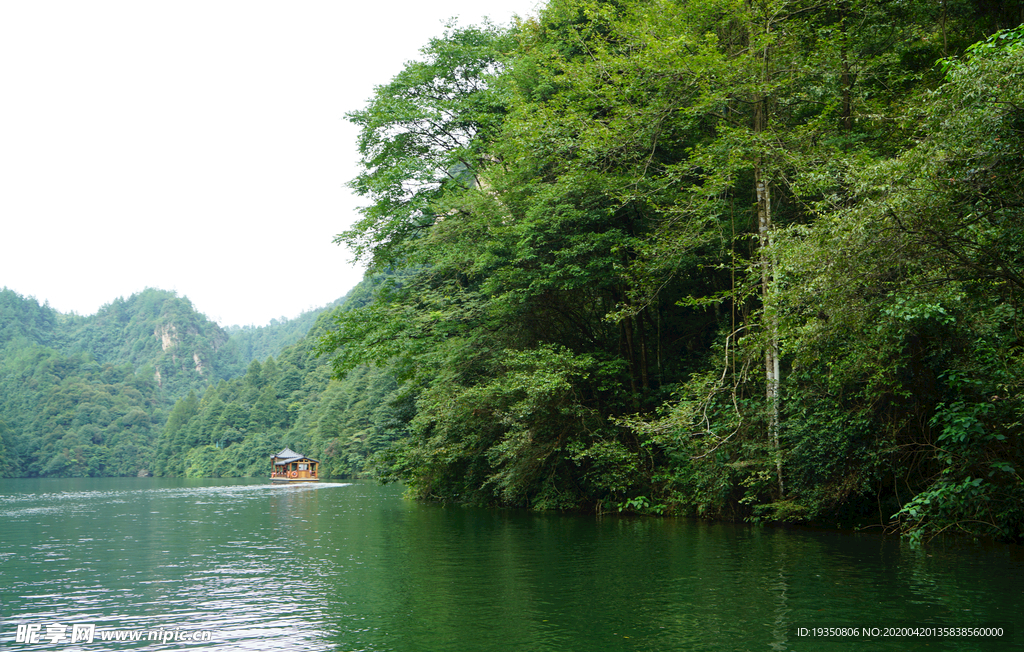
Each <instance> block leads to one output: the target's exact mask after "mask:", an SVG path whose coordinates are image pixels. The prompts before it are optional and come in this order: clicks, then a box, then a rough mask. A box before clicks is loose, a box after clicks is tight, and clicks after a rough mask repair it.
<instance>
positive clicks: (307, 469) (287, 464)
mask: <svg viewBox="0 0 1024 652" xmlns="http://www.w3.org/2000/svg"><path fill="white" fill-rule="evenodd" d="M270 461H271V464H272V467H271V472H270V481H271V482H274V483H282V484H283V483H287V482H319V481H320V460H314V459H313V458H312V457H306V456H305V455H302V454H300V453H296V452H295V451H293V450H292V449H290V448H286V449H284V450H283V451H281V452H280V453H278V454H277V455H272V456H271V457H270Z"/></svg>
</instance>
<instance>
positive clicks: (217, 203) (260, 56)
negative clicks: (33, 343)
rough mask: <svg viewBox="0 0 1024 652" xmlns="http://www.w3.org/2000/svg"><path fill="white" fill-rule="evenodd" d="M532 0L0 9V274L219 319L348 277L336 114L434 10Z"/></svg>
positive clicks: (261, 318) (349, 167)
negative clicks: (164, 294)
mask: <svg viewBox="0 0 1024 652" xmlns="http://www.w3.org/2000/svg"><path fill="white" fill-rule="evenodd" d="M541 4H542V3H541V2H540V0H488V1H482V2H481V1H473V0H435V1H433V2H431V1H426V2H424V1H422V0H419V1H417V0H375V1H372V2H352V1H342V0H334V1H329V0H274V1H262V0H161V1H159V2H158V1H152V0H11V1H9V2H0V287H2V286H6V287H8V288H10V289H12V290H14V291H16V292H18V293H19V294H22V295H25V296H34V297H35V298H36V299H37V300H39V302H40V303H43V302H47V301H48V302H49V304H50V306H51V307H53V308H55V309H56V310H59V311H61V312H72V311H74V312H77V313H78V314H81V315H89V314H93V313H95V312H96V310H98V309H99V308H100V307H101V306H102V305H104V304H107V303H110V302H111V301H113V300H114V299H115V298H117V297H119V296H123V297H126V298H127V297H128V296H130V295H131V294H133V293H135V292H138V291H140V290H142V289H144V288H147V287H157V288H161V289H165V290H175V291H177V292H178V294H179V296H187V297H188V298H189V299H191V300H192V303H193V305H194V306H195V307H196V309H197V310H199V311H200V312H203V313H205V314H206V315H207V316H208V317H209V318H211V319H213V320H215V321H217V322H218V323H220V324H221V325H223V326H228V325H231V324H239V325H247V324H255V325H262V324H265V323H267V322H268V321H269V320H270V319H271V318H274V317H282V316H283V317H289V318H290V317H295V316H297V315H298V314H299V313H300V312H302V311H304V310H307V309H309V308H313V307H319V306H322V305H325V304H327V303H329V302H331V301H333V300H334V299H336V298H338V297H340V296H342V295H343V294H345V292H347V291H348V290H349V289H351V287H352V286H354V285H355V284H356V283H357V282H358V281H359V280H360V279H361V278H362V273H363V270H362V269H360V268H356V267H354V266H353V265H352V264H351V258H352V256H351V253H350V252H349V251H348V250H347V249H345V248H344V247H340V246H338V245H335V244H332V243H331V239H332V238H333V237H334V235H335V234H337V233H339V232H341V231H343V230H344V229H345V228H346V227H347V226H348V225H349V224H351V223H352V222H353V220H354V219H355V218H356V216H357V213H356V208H357V207H358V206H359V205H361V204H362V203H364V202H363V200H362V199H361V198H358V197H355V196H354V195H352V194H351V192H350V191H349V190H348V189H347V188H346V187H345V185H344V184H345V183H346V182H348V181H349V180H351V179H352V178H353V177H354V176H355V174H356V173H357V168H356V163H357V153H356V149H355V139H356V129H355V128H354V127H353V126H352V125H350V124H349V123H348V122H347V121H346V120H345V119H344V115H345V113H346V112H348V111H352V110H355V109H359V108H362V107H363V106H364V104H365V102H366V100H367V99H369V98H370V96H371V95H372V92H373V87H374V86H376V85H380V84H384V83H387V82H388V81H389V80H390V79H391V77H392V76H394V75H395V74H396V73H397V72H398V71H399V70H401V68H402V64H403V63H404V62H406V61H408V60H410V59H413V58H416V56H417V51H418V50H419V48H420V47H422V46H423V45H425V44H426V42H427V40H428V39H429V38H430V37H432V36H439V35H440V34H441V33H442V31H443V29H444V23H445V22H446V21H447V19H449V18H451V17H458V18H459V24H460V25H470V24H475V23H478V22H480V20H481V18H482V17H483V16H488V17H490V18H491V20H492V21H493V22H496V23H499V24H507V23H508V22H509V19H510V17H511V16H512V15H513V14H518V15H519V16H523V17H525V16H529V15H533V14H535V13H536V11H537V10H538V9H539V8H540V6H541Z"/></svg>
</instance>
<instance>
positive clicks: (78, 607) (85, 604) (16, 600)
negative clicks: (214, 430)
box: [0, 479, 1024, 652]
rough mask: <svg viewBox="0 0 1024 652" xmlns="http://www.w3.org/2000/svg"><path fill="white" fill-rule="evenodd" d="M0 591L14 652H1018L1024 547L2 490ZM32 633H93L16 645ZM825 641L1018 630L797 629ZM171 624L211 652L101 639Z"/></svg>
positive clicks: (175, 496) (219, 492)
mask: <svg viewBox="0 0 1024 652" xmlns="http://www.w3.org/2000/svg"><path fill="white" fill-rule="evenodd" d="M0 596H2V606H0V649H5V650H120V649H125V650H128V649H131V650H138V649H147V650H164V649H168V650H169V649H175V650H177V649H182V650H187V649H203V650H285V649H288V650H291V649H299V650H339V651H343V650H373V651H382V650H394V651H396V652H415V651H419V650H424V651H425V650H430V651H434V650H438V651H443V650H452V651H457V652H463V651H465V652H475V651H492V650H493V651H499V650H500V651H507V650H524V651H531V652H535V651H546V650H550V651H556V650H557V651H559V652H570V651H580V652H583V651H586V652H603V651H606V650H608V651H613V650H666V651H671V650H851V649H853V650H861V649H863V650H954V649H955V650H1008V649H1024V648H1022V646H1021V642H1020V635H1021V634H1024V629H1022V624H1024V555H1022V554H1021V552H1020V550H1019V549H1018V548H1013V547H996V546H982V545H978V544H955V545H952V544H947V545H944V546H932V547H929V548H927V549H924V550H913V549H911V548H909V547H908V546H906V545H905V544H902V543H901V542H899V541H897V540H894V539H884V538H882V537H879V536H875V535H866V534H852V533H837V532H814V531H800V530H782V529H771V528H753V527H747V526H742V525H732V524H708V523H700V522H695V521H691V520H687V519H646V518H644V519H637V518H618V517H607V516H606V517H603V518H595V517H592V516H590V517H588V516H578V515H560V514H534V513H528V512H517V511H496V510H485V509H467V508H459V507H447V508H446V507H441V506H437V505H421V504H417V503H414V502H410V501H407V500H403V499H402V497H401V489H399V488H396V487H378V486H376V485H373V484H369V483H355V484H350V485H343V484H321V485H319V486H304V487H271V486H268V485H267V484H266V483H265V482H264V481H248V480H241V481H240V480H164V479H69V480H0ZM33 624H35V625H38V626H39V627H40V628H41V635H43V636H45V634H46V631H47V630H46V626H47V625H52V624H61V625H63V626H67V628H68V629H67V634H68V639H70V635H71V633H72V630H71V626H72V625H73V624H93V625H95V630H96V632H97V634H96V640H94V641H93V642H92V643H84V642H79V643H71V642H69V641H68V640H67V639H65V640H58V641H56V642H51V641H50V640H48V639H46V638H40V639H39V642H36V643H30V642H20V643H19V642H17V641H16V639H17V631H18V626H19V625H21V626H22V627H23V631H24V628H25V627H27V626H29V625H33ZM830 626H831V627H836V626H846V627H857V628H871V627H878V628H880V629H883V631H884V628H887V627H895V626H898V627H910V626H913V627H930V626H934V627H973V626H996V627H1002V628H1003V629H1004V636H1003V637H1002V638H999V639H995V638H984V637H971V638H956V639H954V638H939V637H930V638H915V637H906V636H905V637H898V638H894V637H884V636H875V637H867V638H865V637H863V636H860V637H857V638H828V639H823V638H812V637H809V636H799V635H798V634H799V631H800V630H799V628H801V627H806V628H814V627H830ZM175 629H178V631H181V632H196V631H198V632H202V631H208V632H210V633H209V634H208V635H209V636H210V637H211V640H209V641H206V642H192V641H182V640H178V641H174V640H170V641H168V642H166V643H163V642H154V641H146V640H143V641H140V642H130V641H116V642H115V641H106V642H101V641H100V640H99V634H98V632H101V631H115V630H126V631H127V630H145V632H152V631H157V632H168V631H173V630H175ZM55 631H56V630H55ZM146 635H147V634H146V633H144V634H143V636H146ZM161 635H162V634H159V633H158V634H157V636H161Z"/></svg>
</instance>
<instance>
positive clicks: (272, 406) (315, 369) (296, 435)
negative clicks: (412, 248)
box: [152, 277, 415, 477]
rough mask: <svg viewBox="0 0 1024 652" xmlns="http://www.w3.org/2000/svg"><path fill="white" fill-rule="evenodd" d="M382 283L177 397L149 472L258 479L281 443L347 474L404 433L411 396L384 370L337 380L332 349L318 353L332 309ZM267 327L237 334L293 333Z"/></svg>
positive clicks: (268, 336) (362, 288)
mask: <svg viewBox="0 0 1024 652" xmlns="http://www.w3.org/2000/svg"><path fill="white" fill-rule="evenodd" d="M379 281H380V277H376V278H371V279H367V280H364V281H363V282H362V283H360V284H359V285H357V286H356V287H355V288H353V290H352V291H351V292H349V293H348V294H347V295H346V296H345V297H344V298H343V299H342V300H340V301H338V302H336V304H337V305H338V307H337V308H336V309H335V310H329V311H328V310H324V311H321V312H319V313H318V314H316V315H314V317H315V320H314V321H313V324H312V327H311V328H309V329H308V332H306V333H303V334H302V335H301V336H299V337H298V338H297V340H296V341H295V343H294V344H291V345H290V346H287V347H285V348H284V349H283V350H281V351H280V353H279V354H278V355H277V356H276V358H275V357H267V358H263V359H253V360H252V361H251V362H250V363H249V366H248V368H247V369H246V372H245V374H244V375H242V376H240V377H238V378H234V379H231V380H226V381H223V382H219V383H217V384H216V385H214V386H211V387H209V388H207V389H206V391H205V392H203V393H198V392H192V393H190V394H189V395H188V396H187V397H184V398H182V399H181V400H179V401H178V402H177V403H176V404H175V406H174V408H173V409H172V410H171V413H170V417H169V418H168V420H167V425H166V427H165V428H164V429H163V431H162V432H161V434H160V437H159V440H158V442H157V444H156V446H155V448H154V452H153V458H152V459H153V465H152V468H153V472H154V473H155V474H156V475H161V476H179V477H180V476H185V477H246V476H259V475H264V474H266V473H267V472H268V471H269V469H268V468H267V459H268V458H269V456H270V455H271V454H273V453H276V452H277V451H279V450H281V449H282V448H283V447H286V446H287V447H289V448H292V449H293V450H297V451H302V452H303V453H304V454H306V455H310V456H312V457H315V458H317V459H319V460H320V462H321V465H320V472H321V475H322V476H323V477H340V476H352V475H356V474H358V473H360V472H361V471H362V470H363V469H364V467H365V465H366V462H367V460H368V459H369V457H370V456H372V455H374V454H375V453H377V452H379V451H382V450H383V449H385V448H387V447H388V446H389V445H391V444H392V443H394V442H396V441H398V440H400V439H402V438H404V437H406V436H407V435H408V432H407V430H408V422H409V420H410V419H411V418H412V416H413V414H414V412H415V410H414V400H413V398H412V397H411V396H410V395H409V394H408V392H404V393H403V392H401V391H400V389H399V386H398V383H397V382H396V380H395V378H394V376H393V375H392V374H391V373H389V372H387V371H385V370H382V369H378V368H375V367H371V366H366V365H361V366H357V367H356V368H354V369H352V370H351V371H349V372H348V373H347V374H345V375H344V376H343V377H341V378H336V377H335V374H334V373H333V367H332V364H331V359H330V356H321V355H319V352H318V347H319V341H320V336H321V335H323V334H324V333H325V332H327V331H329V330H331V329H333V328H335V316H336V315H337V314H340V313H344V312H347V311H349V310H352V309H353V308H359V307H363V306H365V305H366V304H368V303H369V302H370V301H371V299H372V297H373V292H374V288H375V287H376V286H377V285H378V284H379ZM273 327H274V325H273V324H272V325H271V327H268V329H269V330H268V331H267V332H265V333H259V332H253V331H243V333H242V334H252V335H256V336H258V337H254V338H253V340H252V341H253V342H254V346H255V345H256V344H259V343H261V342H269V341H273V338H280V339H278V340H277V341H283V339H284V338H285V337H290V336H291V335H286V329H282V330H280V331H277V332H275V331H274V330H273ZM238 334H239V333H238V332H237V331H236V332H234V333H233V334H232V338H234V337H235V336H236V335H238Z"/></svg>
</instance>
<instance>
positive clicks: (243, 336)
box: [0, 288, 341, 477]
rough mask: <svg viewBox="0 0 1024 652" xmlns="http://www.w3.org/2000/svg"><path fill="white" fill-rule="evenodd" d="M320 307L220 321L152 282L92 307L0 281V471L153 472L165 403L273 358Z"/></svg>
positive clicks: (171, 412) (169, 405) (169, 409)
mask: <svg viewBox="0 0 1024 652" xmlns="http://www.w3.org/2000/svg"><path fill="white" fill-rule="evenodd" d="M340 301H341V300H338V301H337V302H335V303H336V304H337V303H340ZM324 310H325V309H319V310H311V311H309V312H307V313H304V314H303V315H300V316H299V317H297V318H295V319H290V320H288V319H283V320H274V321H273V322H271V324H269V325H268V326H263V327H238V326H234V327H231V328H230V329H228V330H224V329H222V328H220V327H219V326H218V325H217V324H215V323H213V322H211V321H209V320H208V319H207V318H206V317H205V316H204V315H202V314H200V313H198V312H196V310H195V309H194V308H193V306H192V304H191V302H190V301H189V300H188V299H187V298H184V297H178V296H177V295H176V294H175V293H173V292H166V291H162V290H155V289H148V290H145V291H143V292H139V293H137V294H135V295H132V296H131V297H129V298H127V299H125V298H123V297H122V298H118V299H115V300H114V301H112V302H111V303H109V304H107V305H105V306H103V307H102V308H101V309H100V310H99V311H98V312H97V313H96V314H95V315H91V316H80V315H75V314H70V315H68V314H61V313H59V312H57V311H55V310H53V309H52V308H50V307H49V306H48V305H45V304H44V305H40V304H39V303H38V301H36V300H35V299H33V298H28V297H22V296H20V295H18V294H17V293H16V292H14V291H12V290H9V289H7V288H4V289H2V290H0V477H84V476H94V477H95V476H135V475H148V474H150V473H152V472H153V469H154V468H155V466H154V464H155V460H154V455H155V454H156V450H157V445H158V443H159V442H158V438H159V436H160V435H161V434H162V433H163V432H164V430H165V426H166V425H167V424H168V420H169V418H170V419H171V422H172V423H173V422H174V418H175V417H176V415H180V414H181V408H176V407H175V401H177V400H179V399H182V400H183V401H185V402H186V403H187V399H188V397H190V396H195V393H196V392H199V393H201V394H203V393H205V390H206V389H207V388H209V387H217V386H219V385H220V384H221V383H224V382H227V381H228V380H230V379H233V378H237V377H239V376H242V375H245V374H246V373H247V372H248V371H249V367H250V366H251V364H250V363H251V362H254V361H256V360H257V359H264V360H270V359H272V358H270V357H269V356H271V355H276V354H279V353H280V352H281V350H282V349H284V348H285V347H286V346H287V345H288V344H290V343H292V342H297V341H299V340H300V339H301V338H303V337H304V336H305V334H306V333H307V331H309V329H310V328H311V327H312V326H313V325H314V323H315V321H316V319H317V318H318V317H319V316H320V315H321V314H322V313H323V312H324ZM257 366H258V363H257ZM247 409H248V408H247ZM268 454H269V453H268Z"/></svg>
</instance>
